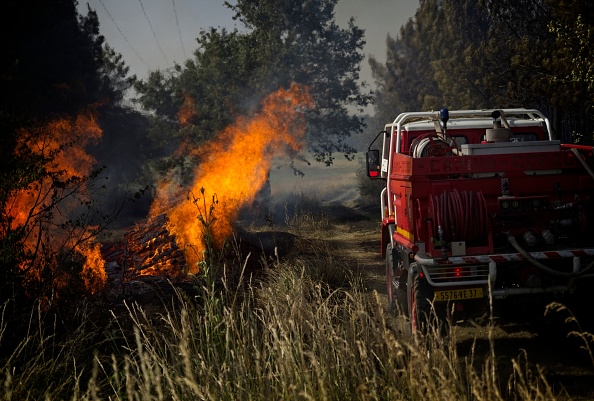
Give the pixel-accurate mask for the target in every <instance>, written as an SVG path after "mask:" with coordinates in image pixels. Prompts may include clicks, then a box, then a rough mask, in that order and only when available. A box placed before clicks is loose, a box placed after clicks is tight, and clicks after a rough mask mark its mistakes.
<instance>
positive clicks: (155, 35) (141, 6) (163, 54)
mask: <svg viewBox="0 0 594 401" xmlns="http://www.w3.org/2000/svg"><path fill="white" fill-rule="evenodd" d="M138 2H139V3H140V8H142V13H143V14H144V17H145V18H146V21H147V22H148V24H149V27H150V28H151V32H152V33H153V37H154V38H155V42H156V43H157V47H158V48H159V51H160V52H161V55H162V56H163V58H164V59H165V62H166V63H167V64H169V60H167V57H165V52H164V51H163V49H162V48H161V45H160V44H159V39H157V34H156V33H155V30H154V29H153V24H151V20H150V19H149V17H148V15H146V11H145V10H144V6H143V5H142V0H138Z"/></svg>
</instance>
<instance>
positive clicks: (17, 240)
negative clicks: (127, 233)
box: [0, 112, 106, 302]
mask: <svg viewBox="0 0 594 401" xmlns="http://www.w3.org/2000/svg"><path fill="white" fill-rule="evenodd" d="M101 134H102V131H101V129H100V128H99V127H98V126H97V124H96V121H95V117H94V115H93V114H92V113H91V112H88V113H84V114H81V115H78V116H77V117H74V118H63V119H56V120H53V121H50V122H49V123H47V124H45V125H43V126H39V127H36V128H31V129H21V130H20V131H19V133H18V138H19V142H18V144H17V147H16V150H15V158H16V159H19V158H20V159H25V160H27V163H24V164H23V168H22V169H21V170H17V174H18V176H17V178H16V179H15V182H12V183H11V184H12V186H11V187H10V188H8V189H5V188H4V190H5V191H6V192H5V194H6V195H5V196H6V198H3V199H2V200H3V205H2V208H1V209H2V210H1V218H0V223H1V224H0V241H1V242H2V250H3V264H4V268H5V269H7V268H12V266H14V269H13V270H14V271H13V275H14V277H13V278H14V279H15V281H21V282H22V283H24V284H25V286H26V289H27V290H28V291H29V293H30V295H33V296H41V297H45V300H46V301H48V302H49V301H51V300H52V299H53V297H55V295H56V294H57V293H59V292H60V291H61V290H63V289H64V288H65V287H66V286H68V285H71V284H72V283H71V280H72V279H73V278H75V277H76V278H77V279H81V280H82V281H83V283H84V288H85V290H86V291H88V292H91V293H92V292H96V291H98V290H100V289H102V287H103V286H104V284H105V281H106V275H105V272H104V270H103V264H104V263H103V259H102V258H101V256H100V253H99V248H98V246H97V245H96V244H94V243H93V238H94V234H95V233H96V232H97V231H98V230H99V229H100V227H99V226H96V225H92V224H91V218H92V217H93V216H92V196H91V195H92V194H91V191H92V188H93V185H92V184H93V183H94V182H95V181H96V180H97V179H98V177H99V171H93V164H94V162H95V161H94V160H93V158H91V157H90V156H89V155H88V154H87V153H86V152H85V150H84V149H85V146H86V145H87V144H88V143H90V142H91V141H97V140H99V138H101ZM103 217H106V216H103ZM10 247H12V251H11V252H12V254H11V255H8V254H9V253H10V252H9V251H10V249H9V248H10ZM8 256H10V257H8ZM11 265H12V266H11ZM7 266H8V267H7ZM4 274H6V275H8V274H7V273H6V272H4ZM77 287H80V286H77ZM77 287H75V288H77Z"/></svg>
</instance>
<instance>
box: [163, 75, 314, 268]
mask: <svg viewBox="0 0 594 401" xmlns="http://www.w3.org/2000/svg"><path fill="white" fill-rule="evenodd" d="M311 104H312V101H311V98H310V96H309V94H308V92H307V90H306V89H305V88H302V87H299V86H298V85H292V86H291V88H290V89H289V90H288V91H286V90H282V89H281V90H279V91H277V92H275V93H273V94H271V95H269V96H268V97H267V98H266V99H264V101H263V102H262V109H261V111H260V112H259V113H257V114H256V115H255V116H254V117H253V118H251V119H247V118H243V117H240V118H238V119H237V120H236V122H235V124H233V125H231V126H229V127H227V128H226V129H225V130H224V131H223V132H221V133H220V134H219V135H218V137H217V138H215V139H214V140H213V141H211V142H209V143H207V144H206V145H204V146H203V147H201V148H200V149H198V150H197V152H196V153H197V154H198V155H199V156H200V157H201V160H202V163H201V164H200V165H199V167H198V169H197V170H196V171H195V178H194V183H193V185H192V188H191V189H190V190H189V196H188V197H186V199H185V200H184V201H181V202H177V203H175V204H174V206H173V207H172V208H170V209H169V210H168V211H167V216H168V218H169V222H168V227H167V228H168V229H169V231H170V232H171V233H172V234H173V235H175V237H176V241H177V243H178V245H179V246H180V248H182V249H184V250H185V254H186V260H187V262H188V264H189V267H190V271H191V272H193V273H196V272H197V271H198V263H199V262H200V261H202V260H203V259H204V252H205V250H206V247H205V236H206V235H209V236H211V238H210V241H211V242H212V244H213V245H214V246H215V247H220V246H221V245H222V243H223V241H224V240H225V239H226V238H228V237H229V235H230V234H231V232H232V224H233V222H234V221H235V220H236V218H237V215H238V212H239V210H240V209H241V207H243V206H246V205H250V204H251V203H252V202H253V201H254V199H255V197H256V195H257V193H258V191H259V190H260V189H261V188H262V187H263V186H264V184H265V183H266V181H267V179H268V173H269V171H270V167H271V163H272V161H273V159H274V158H277V157H280V156H282V155H284V154H286V153H288V152H298V151H300V150H301V149H302V147H303V145H304V140H305V132H306V130H305V121H304V119H303V113H301V112H300V108H303V107H311ZM172 187H173V184H171V183H161V184H160V185H159V187H158V192H157V199H156V202H155V203H154V204H153V208H152V214H155V213H157V212H158V211H159V210H158V209H159V208H161V207H163V205H171V204H172V202H175V200H174V199H175V198H174V196H172V195H171V194H172V193H174V192H175V191H173V190H172Z"/></svg>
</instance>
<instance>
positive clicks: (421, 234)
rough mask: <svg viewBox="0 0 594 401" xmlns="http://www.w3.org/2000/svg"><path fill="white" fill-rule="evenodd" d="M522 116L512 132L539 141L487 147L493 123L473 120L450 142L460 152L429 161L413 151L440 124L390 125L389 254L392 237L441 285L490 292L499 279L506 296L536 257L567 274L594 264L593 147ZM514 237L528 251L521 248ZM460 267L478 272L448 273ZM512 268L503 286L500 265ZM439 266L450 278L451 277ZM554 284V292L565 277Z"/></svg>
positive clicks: (385, 237) (385, 236) (452, 132)
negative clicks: (556, 135)
mask: <svg viewBox="0 0 594 401" xmlns="http://www.w3.org/2000/svg"><path fill="white" fill-rule="evenodd" d="M428 120H429V119H428ZM435 120H436V119H435V118H434V119H433V122H434V121H435ZM520 120H521V117H520V118H518V120H517V121H519V122H516V123H514V124H512V126H511V127H510V129H509V130H510V132H511V135H512V137H517V138H530V140H527V141H526V142H509V143H507V142H506V143H496V144H493V143H486V142H485V140H484V138H485V128H484V122H485V119H483V120H482V122H481V124H477V126H476V127H475V126H473V124H472V121H465V122H464V123H463V124H462V123H461V124H458V126H454V127H452V128H450V129H448V130H447V137H448V138H453V139H452V140H451V142H450V143H453V142H454V141H455V142H456V144H455V146H452V147H451V148H452V149H449V150H448V151H447V152H446V153H445V154H444V155H437V156H432V155H430V156H425V157H413V151H412V148H413V147H414V145H415V141H417V142H418V139H419V138H425V137H428V136H432V135H433V136H436V135H437V136H439V133H437V134H436V131H435V130H434V129H433V128H431V127H425V129H423V128H422V127H421V124H417V125H416V126H415V125H414V124H415V122H413V123H411V124H410V128H411V129H410V130H409V129H408V128H409V127H408V126H405V125H404V124H402V125H398V126H397V127H396V124H394V125H393V126H392V130H391V131H389V127H388V126H387V127H386V128H387V129H386V132H385V134H386V137H385V139H384V152H383V155H384V159H385V160H384V163H386V161H387V168H385V169H384V178H386V189H385V191H384V193H383V195H382V196H383V198H382V204H383V205H384V209H385V210H384V211H383V216H382V223H383V232H382V236H381V249H382V254H383V253H384V252H385V249H386V245H387V244H388V243H389V242H391V243H392V244H393V245H394V247H395V248H396V247H398V248H399V249H400V250H401V251H402V252H403V253H404V254H408V255H409V256H410V261H411V262H412V261H416V262H417V263H419V264H420V265H421V266H422V267H423V269H424V271H425V273H426V274H427V275H428V277H429V281H430V283H431V284H432V285H434V286H441V287H446V288H447V287H448V286H451V287H456V288H459V286H460V285H462V286H463V285H466V283H469V285H477V283H478V284H481V285H483V286H484V287H485V288H486V285H487V282H488V281H489V282H490V280H495V279H499V284H498V285H499V287H496V285H495V283H491V284H490V285H491V286H492V288H493V289H497V288H499V290H501V291H500V293H499V294H500V295H501V297H504V296H507V295H509V294H510V291H509V290H507V289H504V287H505V286H512V287H514V288H517V287H519V286H521V285H522V283H521V281H522V280H523V278H522V275H523V274H524V275H525V274H527V273H525V272H526V271H528V272H530V270H526V269H529V268H530V267H531V266H529V259H530V258H534V260H541V261H542V260H546V259H550V260H553V262H552V264H551V269H557V270H559V271H560V272H566V271H567V272H571V271H575V270H576V269H577V270H579V269H580V268H581V269H583V268H584V266H585V265H586V264H588V263H590V262H591V261H593V260H594V235H593V233H592V232H593V231H594V178H593V177H592V176H591V175H590V174H589V173H588V170H587V166H588V165H589V166H590V168H592V166H594V156H593V155H592V153H593V152H592V148H591V147H587V146H573V145H560V144H558V143H556V142H555V141H552V140H551V136H550V134H549V133H548V132H547V125H548V121H547V124H544V123H543V122H542V119H534V120H535V121H534V124H531V123H526V124H521V123H522V122H523V121H520ZM526 120H530V118H526ZM454 125H455V124H454ZM413 128H414V129H413ZM442 134H443V132H442ZM456 138H457V139H456ZM458 142H462V143H463V145H460V144H459V143H458ZM541 147H542V149H540V148H541ZM572 147H575V148H576V149H579V152H575V151H572V150H571V148H572ZM460 148H464V149H462V150H460ZM396 149H398V152H397V151H396ZM387 155H389V157H387ZM578 157H581V158H582V160H581V161H580V160H578ZM510 237H511V238H513V239H517V244H520V245H521V246H522V247H524V248H525V249H526V250H527V252H528V256H526V255H524V254H522V253H520V252H519V251H517V250H516V249H514V248H513V247H512V245H513V244H511V242H515V241H514V240H510ZM576 258H578V259H576ZM576 260H577V262H576ZM558 261H564V262H566V263H565V264H563V263H561V262H560V263H557V262H558ZM576 264H578V266H577V267H576ZM455 266H461V267H462V268H468V269H470V268H471V266H472V271H471V270H468V271H467V272H464V271H458V270H456V276H455V277H454V276H453V275H451V276H447V274H450V273H452V272H453V271H451V272H447V271H446V272H445V273H444V270H443V268H444V267H449V268H453V267H455ZM510 266H513V269H516V270H514V273H513V275H512V274H511V273H509V277H508V278H506V279H505V282H503V283H502V279H501V277H503V275H502V273H503V274H506V272H504V271H498V270H497V269H504V268H509V269H510V270H509V271H511V269H512V267H510ZM580 266H581V267H580ZM405 268H406V264H405ZM437 268H442V269H441V270H439V274H445V276H439V280H441V281H439V280H437V279H436V277H438V275H437V274H438V273H437V271H438V270H437ZM532 268H533V267H532ZM431 269H434V270H431ZM477 272H478V273H477ZM459 273H462V274H459ZM540 273H542V272H539V274H540ZM452 274H453V273H452ZM458 275H460V276H462V278H460V277H458ZM543 275H544V273H543ZM512 276H513V279H512ZM584 276H585V275H584ZM443 277H446V278H444V279H443V280H442V278H443ZM447 277H449V278H447ZM472 277H474V278H475V279H472ZM432 278H433V280H432ZM513 280H517V281H518V282H517V283H512V281H513ZM565 281H567V280H564V282H565ZM547 283H548V282H547ZM550 283H551V291H554V289H555V288H557V287H556V286H557V284H559V280H558V279H557V278H555V279H554V280H552V281H551V282H550ZM564 286H565V284H564ZM563 288H565V289H568V290H571V288H569V287H568V286H565V287H563ZM547 291H548V290H547ZM516 292H518V293H520V292H521V291H516ZM525 292H526V291H524V292H522V293H525ZM534 292H535V293H536V292H538V291H534Z"/></svg>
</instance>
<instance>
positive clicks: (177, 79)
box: [137, 0, 370, 164]
mask: <svg viewBox="0 0 594 401" xmlns="http://www.w3.org/2000/svg"><path fill="white" fill-rule="evenodd" d="M336 3H337V0H307V1H301V0H299V1H298V0H266V1H255V0H240V1H237V2H236V3H235V4H234V5H231V4H229V3H226V5H227V6H228V7H230V8H231V9H232V10H233V11H234V12H235V19H236V20H239V21H240V22H242V23H243V25H244V26H245V29H242V30H237V29H235V30H233V31H227V30H225V29H214V28H211V29H209V30H206V31H202V32H201V33H200V36H199V37H198V39H197V41H198V49H197V50H196V51H195V53H194V57H193V59H191V60H188V61H187V62H186V63H185V64H184V65H183V66H177V68H176V69H175V70H174V71H170V72H169V73H163V72H161V71H156V72H153V73H151V74H150V76H149V78H148V80H147V81H146V82H142V83H140V84H139V85H138V86H137V89H138V90H139V92H140V93H141V96H140V101H141V104H142V105H143V106H144V107H145V108H146V109H148V110H151V111H153V112H155V114H156V115H157V116H159V117H160V118H161V119H162V120H164V121H167V122H169V123H170V124H171V130H172V131H170V133H169V137H170V138H171V137H173V138H176V137H177V138H178V140H179V137H180V136H183V138H185V139H186V140H187V139H188V138H189V139H190V140H191V141H192V142H194V143H200V142H202V141H204V140H207V139H209V138H211V137H212V136H214V135H215V134H216V133H217V132H218V131H220V130H221V129H222V128H224V127H225V126H227V125H229V124H230V123H231V122H232V121H233V120H234V118H235V117H236V116H237V115H241V114H249V113H251V112H253V111H254V109H255V108H256V107H258V105H259V102H260V100H261V99H263V98H264V97H265V96H266V95H267V94H269V93H271V92H273V91H275V90H277V89H278V88H280V87H285V88H288V87H289V85H290V84H291V83H298V84H303V85H307V86H308V88H309V90H310V93H311V95H312V97H313V98H314V101H315V103H316V107H315V108H314V111H313V112H311V113H310V114H309V116H308V121H309V146H310V150H311V151H312V152H313V153H314V154H315V157H316V159H317V160H318V161H320V162H324V163H326V164H331V163H332V161H333V159H334V154H335V153H336V152H339V153H343V154H345V155H346V156H347V157H350V156H351V155H352V154H353V152H354V149H352V148H351V147H350V146H348V144H347V143H346V141H345V140H346V139H347V138H348V137H349V136H350V135H351V134H352V133H360V132H362V129H363V121H362V119H361V118H360V117H357V116H353V115H351V114H350V113H349V107H351V106H354V107H356V108H363V107H364V106H366V105H367V104H368V102H369V99H370V98H369V95H368V94H365V93H363V92H362V91H361V89H360V87H359V85H358V82H357V81H358V79H359V75H358V74H359V64H360V62H361V60H362V59H363V55H362V53H361V49H362V46H363V45H364V39H363V31H362V30H361V29H359V28H357V27H356V26H355V24H354V21H352V20H351V21H350V22H349V25H348V27H347V28H346V29H343V28H340V27H339V26H338V25H337V24H336V22H335V21H334V7H335V5H336ZM188 97H190V98H191V99H193V101H192V107H191V111H192V117H191V119H190V120H189V124H188V120H184V123H180V121H179V111H180V109H182V108H183V106H184V104H186V102H187V99H188Z"/></svg>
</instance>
